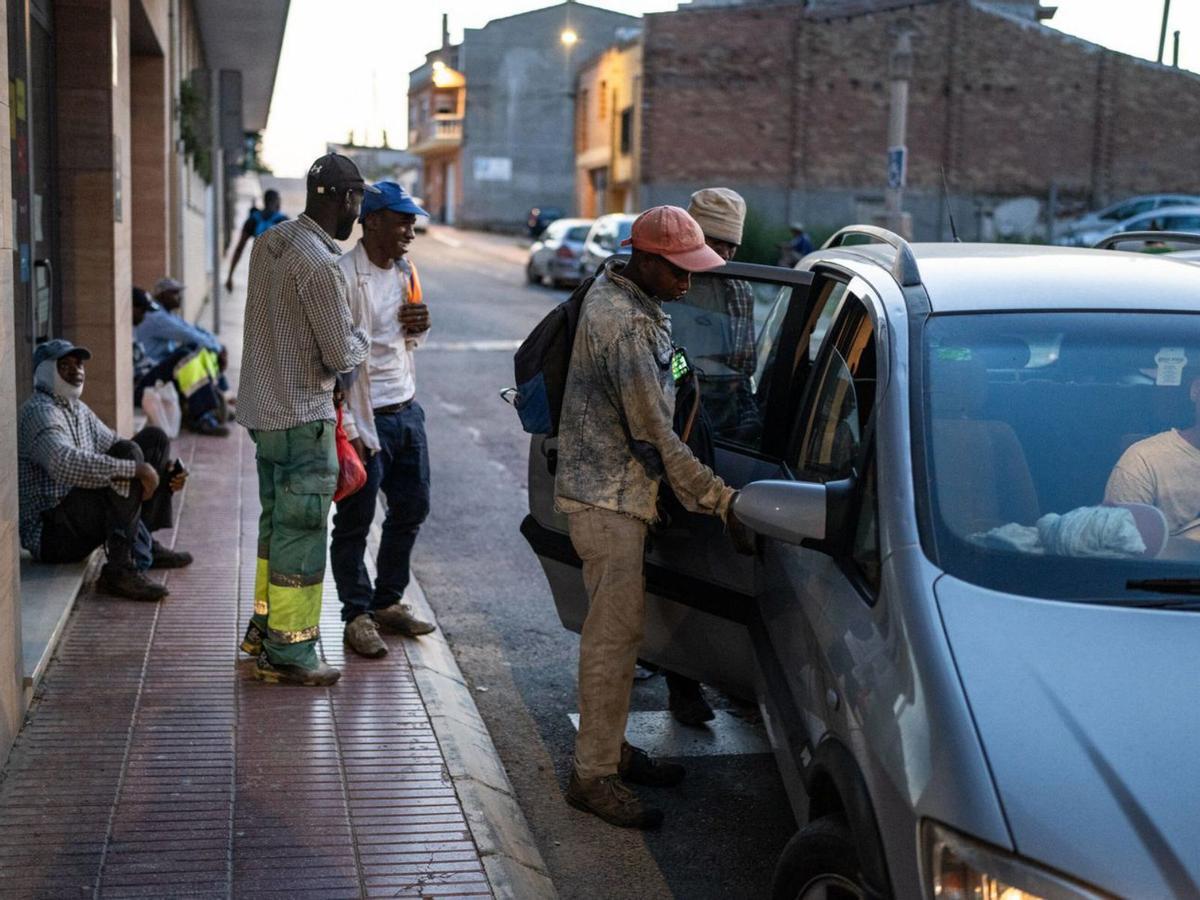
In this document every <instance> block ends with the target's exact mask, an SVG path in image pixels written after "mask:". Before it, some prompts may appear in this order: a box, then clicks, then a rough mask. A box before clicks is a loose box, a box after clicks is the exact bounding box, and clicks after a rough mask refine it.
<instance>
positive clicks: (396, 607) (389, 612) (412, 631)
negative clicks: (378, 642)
mask: <svg viewBox="0 0 1200 900" xmlns="http://www.w3.org/2000/svg"><path fill="white" fill-rule="evenodd" d="M372 615H374V616H375V621H376V622H377V623H379V626H380V627H381V628H382V629H383V630H384V631H394V632H396V633H397V634H403V635H407V636H408V637H417V636H418V635H422V634H429V632H431V631H433V630H434V628H436V627H437V626H435V625H433V623H431V622H422V621H421V620H420V619H418V618H417V617H416V616H414V615H413V613H412V607H411V606H409V605H408V604H407V603H393V604H392V605H391V606H388V607H385V608H383V609H377V610H375V611H374V612H373V613H372Z"/></svg>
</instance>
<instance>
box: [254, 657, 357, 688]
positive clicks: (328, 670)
mask: <svg viewBox="0 0 1200 900" xmlns="http://www.w3.org/2000/svg"><path fill="white" fill-rule="evenodd" d="M254 677H255V678H257V679H258V680H259V681H265V682H267V683H268V684H302V685H304V686H305V687H329V685H331V684H336V683H337V680H338V679H339V678H341V677H342V672H341V670H340V669H335V668H334V667H333V666H331V665H328V664H327V663H324V662H320V661H318V662H317V667H316V668H315V669H305V668H304V667H303V666H289V665H285V664H284V663H273V662H271V661H270V660H269V659H267V654H266V653H260V654H259V655H258V662H257V663H255V666H254Z"/></svg>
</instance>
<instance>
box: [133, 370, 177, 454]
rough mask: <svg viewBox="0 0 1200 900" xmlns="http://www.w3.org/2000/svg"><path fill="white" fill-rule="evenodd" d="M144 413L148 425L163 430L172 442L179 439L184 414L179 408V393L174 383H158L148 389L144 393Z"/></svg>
mask: <svg viewBox="0 0 1200 900" xmlns="http://www.w3.org/2000/svg"><path fill="white" fill-rule="evenodd" d="M142 411H143V412H144V413H145V414H146V421H147V423H149V424H150V425H154V426H155V427H157V428H161V429H162V430H163V431H165V432H166V433H167V437H169V438H170V439H171V440H175V438H177V437H179V426H180V425H181V424H182V421H183V412H182V410H181V409H180V408H179V392H178V391H176V390H175V385H174V384H173V383H172V382H170V381H168V382H165V383H164V382H162V381H156V382H154V387H148V388H146V390H144V391H143V392H142Z"/></svg>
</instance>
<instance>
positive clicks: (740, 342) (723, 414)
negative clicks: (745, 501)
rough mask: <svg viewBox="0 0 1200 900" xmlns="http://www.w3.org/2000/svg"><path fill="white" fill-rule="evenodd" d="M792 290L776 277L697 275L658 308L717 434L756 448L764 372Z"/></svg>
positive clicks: (763, 404) (763, 406) (764, 388)
mask: <svg viewBox="0 0 1200 900" xmlns="http://www.w3.org/2000/svg"><path fill="white" fill-rule="evenodd" d="M792 294H793V290H792V287H791V286H790V285H784V284H779V283H777V282H771V281H765V280H757V279H753V278H733V277H730V276H727V275H710V274H699V275H693V276H692V286H691V289H690V290H689V291H688V293H687V294H685V295H684V296H683V297H682V298H681V299H679V300H677V301H674V302H672V303H669V304H666V305H665V306H664V307H663V309H664V311H666V312H667V313H668V314H669V315H670V317H671V335H672V339H673V340H674V342H675V345H676V346H677V347H681V348H683V349H684V350H686V351H687V354H688V359H689V360H690V361H691V363H692V368H693V369H694V370H695V371H696V376H697V380H698V382H699V385H700V402H701V404H702V405H703V407H704V412H705V415H706V418H707V420H708V423H709V426H710V427H711V429H712V433H713V436H714V437H715V438H719V439H721V440H724V441H725V442H728V443H732V444H736V445H738V446H741V447H746V448H748V449H751V450H761V449H762V437H763V416H764V412H765V410H766V393H767V382H768V381H769V378H768V377H767V373H768V372H769V371H770V370H771V367H772V365H773V362H774V359H775V352H776V350H775V348H776V341H777V338H778V336H779V332H780V330H781V329H782V327H783V322H784V319H785V318H786V315H787V310H788V307H789V305H790V303H791V300H792Z"/></svg>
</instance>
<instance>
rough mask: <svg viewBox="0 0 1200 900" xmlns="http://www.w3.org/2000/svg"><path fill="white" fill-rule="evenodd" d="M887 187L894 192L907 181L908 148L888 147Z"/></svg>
mask: <svg viewBox="0 0 1200 900" xmlns="http://www.w3.org/2000/svg"><path fill="white" fill-rule="evenodd" d="M887 162H888V165H887V186H888V187H889V188H892V189H893V190H895V189H896V188H902V187H904V183H905V182H906V181H907V180H908V148H907V147H904V146H900V147H888V155H887Z"/></svg>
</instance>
